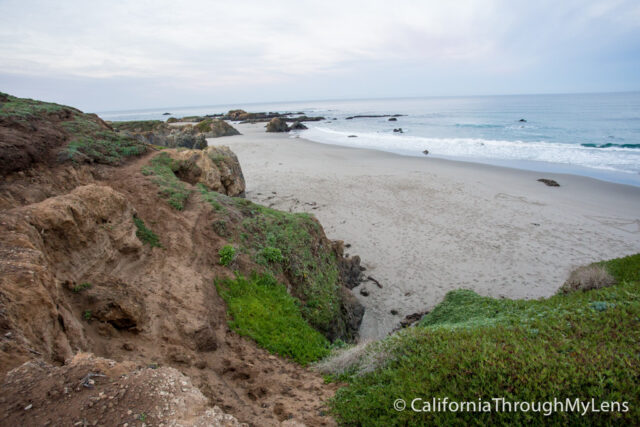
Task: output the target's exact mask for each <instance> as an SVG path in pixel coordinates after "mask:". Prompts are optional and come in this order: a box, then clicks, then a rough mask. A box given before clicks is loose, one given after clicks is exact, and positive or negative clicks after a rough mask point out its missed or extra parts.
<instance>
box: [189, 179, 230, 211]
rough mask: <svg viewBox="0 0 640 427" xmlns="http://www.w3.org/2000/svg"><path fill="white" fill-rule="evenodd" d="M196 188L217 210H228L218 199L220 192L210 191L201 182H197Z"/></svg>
mask: <svg viewBox="0 0 640 427" xmlns="http://www.w3.org/2000/svg"><path fill="white" fill-rule="evenodd" d="M196 188H197V189H198V191H199V192H200V195H201V196H202V199H203V200H204V201H205V202H207V203H209V204H210V205H211V206H212V207H213V208H214V209H215V210H216V211H220V212H225V211H226V209H225V208H224V206H223V205H222V203H220V202H219V201H218V194H219V193H216V192H215V191H210V190H209V189H207V187H205V186H204V184H202V183H201V182H199V183H198V184H196Z"/></svg>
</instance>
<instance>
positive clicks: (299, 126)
mask: <svg viewBox="0 0 640 427" xmlns="http://www.w3.org/2000/svg"><path fill="white" fill-rule="evenodd" d="M304 129H309V128H308V127H306V126H305V125H303V124H302V123H300V122H293V124H292V125H291V127H290V128H289V130H304Z"/></svg>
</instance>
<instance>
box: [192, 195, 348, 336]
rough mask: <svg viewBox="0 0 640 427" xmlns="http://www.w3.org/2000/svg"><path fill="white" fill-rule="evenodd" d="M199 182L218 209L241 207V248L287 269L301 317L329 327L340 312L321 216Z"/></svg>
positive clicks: (273, 268)
mask: <svg viewBox="0 0 640 427" xmlns="http://www.w3.org/2000/svg"><path fill="white" fill-rule="evenodd" d="M197 188H198V190H199V192H200V194H201V195H202V198H203V200H205V201H206V202H207V203H209V204H210V205H211V206H212V207H213V208H214V209H216V210H217V211H225V210H226V209H227V208H226V207H229V209H237V210H239V211H240V212H241V213H242V216H243V219H242V223H241V224H240V227H238V232H237V238H238V240H239V242H240V247H239V248H238V249H239V250H240V251H241V252H242V253H246V254H248V255H250V256H251V257H252V258H253V259H254V260H256V262H258V263H259V264H261V265H262V266H264V268H265V269H266V270H267V271H268V272H269V273H270V274H272V275H278V274H284V275H286V276H287V277H288V278H289V280H290V282H291V283H293V284H294V286H293V287H292V289H291V292H292V294H293V295H294V296H295V297H296V298H298V299H299V300H300V301H301V312H302V315H303V317H304V318H305V319H306V320H307V321H308V322H309V323H310V324H311V326H313V327H314V328H316V329H318V330H320V331H322V332H326V331H330V330H331V329H332V328H333V327H334V326H335V322H336V319H339V318H340V297H339V295H338V286H339V284H338V268H337V265H336V260H335V255H334V254H333V252H332V249H331V247H329V246H328V245H322V244H320V239H319V235H320V233H322V230H321V227H320V225H319V224H318V222H317V221H316V220H315V219H314V218H313V217H312V216H311V215H309V214H306V213H288V212H282V211H278V210H275V209H271V208H268V207H265V206H262V205H258V204H255V203H252V202H251V201H249V200H247V199H243V198H237V197H229V196H226V195H224V194H220V193H217V192H215V191H211V190H208V189H207V188H206V187H205V186H203V185H200V184H199V185H197ZM266 248H270V249H266ZM265 249H266V253H265V252H264V251H265ZM277 251H279V252H280V255H281V257H280V256H278V252H277ZM265 255H266V256H267V258H265ZM278 260H279V261H278Z"/></svg>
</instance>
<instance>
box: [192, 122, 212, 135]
mask: <svg viewBox="0 0 640 427" xmlns="http://www.w3.org/2000/svg"><path fill="white" fill-rule="evenodd" d="M211 123H213V120H211V119H204V120H203V121H201V122H200V123H198V124H197V125H195V126H194V127H195V128H196V129H197V130H198V132H202V133H206V132H211Z"/></svg>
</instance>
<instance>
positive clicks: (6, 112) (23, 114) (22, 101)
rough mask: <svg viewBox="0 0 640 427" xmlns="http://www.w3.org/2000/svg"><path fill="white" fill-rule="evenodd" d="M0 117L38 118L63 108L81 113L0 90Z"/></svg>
mask: <svg viewBox="0 0 640 427" xmlns="http://www.w3.org/2000/svg"><path fill="white" fill-rule="evenodd" d="M0 99H2V102H0V117H11V118H14V119H18V120H27V119H32V118H39V117H41V116H43V115H47V114H51V113H59V112H61V111H63V110H68V111H70V112H74V113H78V114H82V113H81V112H80V110H77V109H75V108H72V107H67V106H65V105H60V104H54V103H52V102H42V101H36V100H34V99H27V98H18V97H15V96H12V95H9V94H6V93H3V92H0Z"/></svg>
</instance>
